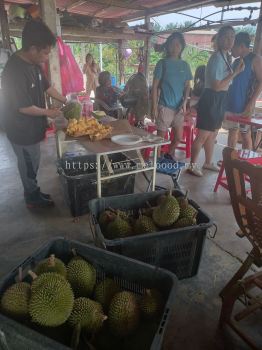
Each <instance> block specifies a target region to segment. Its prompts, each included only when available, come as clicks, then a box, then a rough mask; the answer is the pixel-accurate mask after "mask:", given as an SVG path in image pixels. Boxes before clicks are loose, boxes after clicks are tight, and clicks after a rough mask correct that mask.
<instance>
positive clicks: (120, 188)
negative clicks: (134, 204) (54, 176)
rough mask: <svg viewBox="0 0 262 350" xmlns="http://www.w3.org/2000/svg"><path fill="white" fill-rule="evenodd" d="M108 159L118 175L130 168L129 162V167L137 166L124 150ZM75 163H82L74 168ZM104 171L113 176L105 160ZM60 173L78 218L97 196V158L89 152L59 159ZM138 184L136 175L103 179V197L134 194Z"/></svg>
mask: <svg viewBox="0 0 262 350" xmlns="http://www.w3.org/2000/svg"><path fill="white" fill-rule="evenodd" d="M108 158H109V162H110V164H111V165H112V170H113V173H114V174H120V173H121V172H124V171H127V169H126V168H127V165H128V169H129V170H135V169H136V163H134V162H133V161H130V160H129V159H128V158H127V157H126V156H124V155H123V154H122V153H116V154H111V155H108ZM70 164H71V165H70ZM73 164H75V165H77V164H80V165H82V166H81V167H80V166H77V167H75V168H76V169H73V166H72V165H73ZM87 166H88V168H87ZM67 168H69V169H67ZM101 170H102V176H105V175H109V172H108V169H107V167H106V164H105V163H104V162H101ZM58 173H59V175H60V180H61V183H62V186H63V190H64V194H65V198H66V202H67V204H68V206H69V208H70V211H71V214H72V216H74V217H76V216H81V215H83V214H86V213H88V212H89V201H90V200H91V199H93V198H96V197H97V180H96V157H95V156H93V155H89V156H80V157H71V158H62V159H60V160H59V161H58ZM134 186H135V174H130V175H123V176H121V177H118V178H113V179H110V180H105V181H103V182H102V196H103V197H107V196H119V195H123V194H128V193H133V192H134Z"/></svg>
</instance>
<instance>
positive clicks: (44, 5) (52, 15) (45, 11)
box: [40, 0, 62, 93]
mask: <svg viewBox="0 0 262 350" xmlns="http://www.w3.org/2000/svg"><path fill="white" fill-rule="evenodd" d="M40 6H41V12H42V18H43V21H44V22H45V23H46V24H47V25H48V27H49V28H50V29H51V30H52V32H53V33H54V34H55V35H56V36H57V35H58V36H61V26H60V20H59V17H58V15H57V12H56V1H55V0H40ZM49 74H50V80H51V84H52V85H53V86H54V87H55V88H56V89H57V90H58V91H59V92H60V93H61V92H62V84H61V75H60V63H59V55H58V48H57V47H54V48H53V49H52V51H51V53H50V56H49Z"/></svg>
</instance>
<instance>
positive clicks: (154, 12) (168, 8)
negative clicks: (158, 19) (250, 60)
mask: <svg viewBox="0 0 262 350" xmlns="http://www.w3.org/2000/svg"><path fill="white" fill-rule="evenodd" d="M215 2H216V0H196V1H194V0H178V1H173V2H172V3H171V4H167V5H162V6H158V7H154V8H152V9H147V10H144V11H138V12H134V13H133V14H130V15H128V16H124V17H123V18H122V20H123V21H135V20H138V19H143V18H144V17H145V16H150V17H154V16H159V15H162V14H167V13H169V12H175V11H181V10H189V9H192V8H196V7H199V6H201V5H213V4H214V3H215Z"/></svg>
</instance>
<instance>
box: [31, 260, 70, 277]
mask: <svg viewBox="0 0 262 350" xmlns="http://www.w3.org/2000/svg"><path fill="white" fill-rule="evenodd" d="M47 272H55V273H58V274H59V275H61V276H64V277H66V267H65V264H64V263H63V262H62V261H61V260H60V259H58V258H56V257H55V255H54V254H52V255H50V257H49V258H47V259H44V260H42V261H40V263H39V264H38V265H37V266H36V268H35V273H36V274H37V275H38V276H39V275H41V274H42V273H47Z"/></svg>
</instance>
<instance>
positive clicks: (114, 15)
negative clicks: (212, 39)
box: [5, 0, 256, 20]
mask: <svg viewBox="0 0 262 350" xmlns="http://www.w3.org/2000/svg"><path fill="white" fill-rule="evenodd" d="M255 1H256V0H251V1H246V0H231V1H230V4H234V3H236V4H237V3H243V2H249V3H252V2H255ZM5 3H17V4H30V3H31V4H33V3H35V1H34V0H8V1H5ZM56 4H57V6H58V8H59V9H60V10H67V11H68V12H71V13H77V14H81V15H85V16H91V17H98V18H107V19H118V20H135V19H139V18H143V17H144V16H145V15H149V16H155V15H160V14H165V13H169V12H174V11H177V10H186V9H190V8H196V7H199V6H202V5H204V6H205V5H206V6H207V5H218V6H223V5H225V4H228V1H223V0H56Z"/></svg>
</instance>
